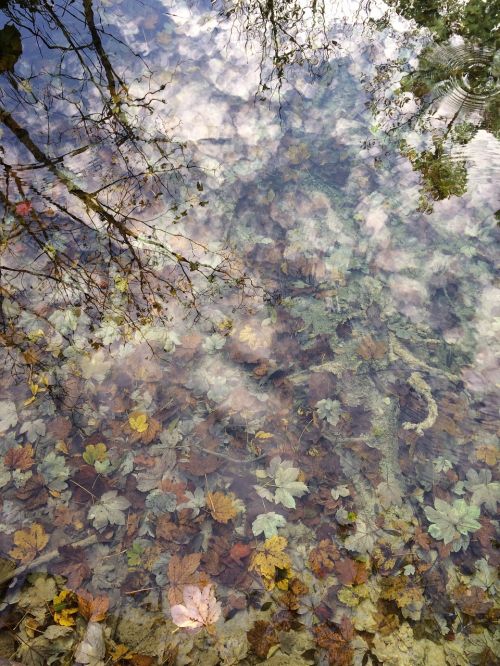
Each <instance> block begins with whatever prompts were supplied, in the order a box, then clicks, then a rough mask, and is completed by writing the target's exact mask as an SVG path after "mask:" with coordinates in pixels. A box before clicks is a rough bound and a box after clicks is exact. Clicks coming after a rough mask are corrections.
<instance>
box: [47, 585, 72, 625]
mask: <svg viewBox="0 0 500 666" xmlns="http://www.w3.org/2000/svg"><path fill="white" fill-rule="evenodd" d="M52 604H53V606H54V621H55V622H57V624H60V625H61V626H62V627H72V626H73V625H74V624H75V619H74V618H73V617H71V616H72V615H74V614H75V613H77V612H78V606H76V605H73V606H72V605H71V604H75V595H74V593H73V592H72V591H71V590H61V592H59V594H57V595H56V596H55V597H54V599H53V601H52Z"/></svg>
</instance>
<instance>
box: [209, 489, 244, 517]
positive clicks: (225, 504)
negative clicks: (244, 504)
mask: <svg viewBox="0 0 500 666" xmlns="http://www.w3.org/2000/svg"><path fill="white" fill-rule="evenodd" d="M234 500H235V497H234V495H233V494H232V493H231V494H229V495H224V493H219V492H217V493H207V507H208V509H209V511H210V513H211V514H212V518H213V519H214V520H216V521H217V522H218V523H228V522H229V521H230V520H232V519H233V518H234V517H235V516H236V515H237V513H238V510H237V508H236V506H235V504H234Z"/></svg>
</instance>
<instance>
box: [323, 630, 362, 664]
mask: <svg viewBox="0 0 500 666" xmlns="http://www.w3.org/2000/svg"><path fill="white" fill-rule="evenodd" d="M345 630H346V627H345V626H344V627H342V629H341V632H337V631H332V629H330V627H328V626H327V625H325V624H319V625H317V626H316V627H314V629H313V631H314V634H315V636H316V642H317V643H318V645H319V647H322V648H324V649H326V650H328V663H329V664H330V666H351V665H352V658H353V650H352V648H351V645H350V641H349V640H346V639H345V638H344V635H343V633H344V631H345Z"/></svg>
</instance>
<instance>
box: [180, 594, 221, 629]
mask: <svg viewBox="0 0 500 666" xmlns="http://www.w3.org/2000/svg"><path fill="white" fill-rule="evenodd" d="M182 599H183V601H184V604H176V605H175V606H172V608H171V609H170V612H171V614H172V621H173V623H174V624H175V625H177V626H178V627H182V628H183V629H186V631H189V632H190V633H196V632H198V631H199V630H200V629H202V628H203V627H206V628H207V629H208V630H209V631H210V632H212V629H211V627H212V625H213V624H215V623H216V622H217V620H218V619H219V617H220V616H221V613H222V608H221V605H220V602H218V601H217V599H216V598H215V594H214V591H213V587H212V585H206V586H205V587H204V588H203V590H200V588H199V587H198V586H196V585H186V586H185V587H184V589H183V591H182Z"/></svg>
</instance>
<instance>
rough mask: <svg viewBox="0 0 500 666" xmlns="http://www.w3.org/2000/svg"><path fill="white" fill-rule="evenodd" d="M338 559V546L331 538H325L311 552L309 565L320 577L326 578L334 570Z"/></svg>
mask: <svg viewBox="0 0 500 666" xmlns="http://www.w3.org/2000/svg"><path fill="white" fill-rule="evenodd" d="M338 559H339V551H338V548H337V547H336V546H335V544H334V543H333V542H332V541H330V540H329V539H323V540H322V541H320V542H319V544H318V545H317V546H316V547H315V548H313V549H312V550H311V552H310V553H309V567H310V569H311V571H312V572H313V573H314V574H315V575H316V576H318V578H324V577H325V576H326V575H327V574H329V573H331V572H332V571H333V570H334V568H335V563H336V562H337V560H338Z"/></svg>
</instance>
